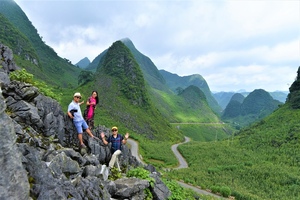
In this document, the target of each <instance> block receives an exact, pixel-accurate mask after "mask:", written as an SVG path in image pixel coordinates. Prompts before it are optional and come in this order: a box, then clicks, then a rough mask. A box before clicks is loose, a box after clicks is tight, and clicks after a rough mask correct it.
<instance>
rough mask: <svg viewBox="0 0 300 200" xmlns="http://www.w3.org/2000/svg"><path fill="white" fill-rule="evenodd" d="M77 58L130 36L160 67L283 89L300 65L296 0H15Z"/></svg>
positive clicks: (232, 85) (216, 81) (59, 47)
mask: <svg viewBox="0 0 300 200" xmlns="http://www.w3.org/2000/svg"><path fill="white" fill-rule="evenodd" d="M15 2H17V4H18V5H19V6H20V7H21V9H22V10H23V11H24V12H25V14H26V15H27V17H28V18H29V20H30V21H31V22H32V24H33V25H34V26H35V27H36V29H37V30H38V33H39V34H40V36H42V38H43V40H44V41H45V43H46V44H48V45H49V46H51V47H52V48H53V49H54V50H55V51H56V52H57V53H58V55H59V56H61V57H63V58H67V59H69V60H71V61H72V63H73V64H76V63H77V62H78V61H79V60H81V59H82V58H84V57H88V58H89V59H90V60H91V61H92V60H93V59H94V58H95V57H96V56H97V55H99V54H100V53H101V52H102V51H104V50H105V49H107V48H108V47H109V46H111V44H112V43H113V42H115V41H117V40H120V39H123V38H129V39H131V41H132V42H133V43H134V45H135V46H136V48H137V49H138V50H139V51H140V52H141V53H143V54H144V55H146V56H148V57H149V58H150V59H151V60H152V61H153V62H154V64H155V65H156V66H157V68H158V69H164V70H166V71H169V72H171V73H174V74H178V75H179V76H187V75H192V74H200V75H202V76H203V78H204V79H205V80H206V81H207V83H208V85H209V87H210V89H211V91H238V90H240V89H244V90H246V91H249V92H251V91H253V90H254V89H265V90H267V91H276V90H281V91H288V88H289V86H290V85H291V84H292V83H293V81H294V80H295V77H296V72H297V69H298V67H299V66H300V1H299V0H215V1H213V0H211V1H208V0H122V1H120V0H119V1H116V0H62V1H60V0H15Z"/></svg>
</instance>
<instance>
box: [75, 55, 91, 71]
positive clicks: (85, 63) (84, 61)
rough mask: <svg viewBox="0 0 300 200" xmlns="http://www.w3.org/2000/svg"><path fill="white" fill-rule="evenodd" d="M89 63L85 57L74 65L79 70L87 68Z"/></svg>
mask: <svg viewBox="0 0 300 200" xmlns="http://www.w3.org/2000/svg"><path fill="white" fill-rule="evenodd" d="M90 63H91V61H90V60H89V59H88V58H87V57H85V58H83V59H81V60H80V61H79V62H78V63H76V64H75V65H76V66H78V67H80V68H81V69H85V68H87V66H89V64H90Z"/></svg>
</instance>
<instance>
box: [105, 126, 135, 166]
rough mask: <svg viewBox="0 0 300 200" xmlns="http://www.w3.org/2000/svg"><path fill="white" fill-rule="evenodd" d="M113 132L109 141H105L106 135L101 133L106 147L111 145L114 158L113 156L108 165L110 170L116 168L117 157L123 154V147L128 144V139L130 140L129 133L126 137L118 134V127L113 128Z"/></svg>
mask: <svg viewBox="0 0 300 200" xmlns="http://www.w3.org/2000/svg"><path fill="white" fill-rule="evenodd" d="M111 131H112V135H110V136H109V137H108V139H107V140H106V139H105V134H104V133H103V132H102V133H101V138H102V141H103V143H104V144H105V145H107V144H108V143H111V154H112V156H111V159H110V161H109V164H108V166H109V168H112V167H114V165H115V162H116V160H117V156H118V155H120V154H121V153H122V152H121V150H122V145H123V144H126V142H127V139H128V138H129V133H126V134H125V137H123V136H122V135H121V134H118V127H116V126H114V127H112V128H111ZM117 164H119V163H118V162H117ZM118 169H119V171H120V166H118Z"/></svg>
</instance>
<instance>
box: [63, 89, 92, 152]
mask: <svg viewBox="0 0 300 200" xmlns="http://www.w3.org/2000/svg"><path fill="white" fill-rule="evenodd" d="M80 99H81V94H80V93H79V92H76V93H75V94H74V96H73V101H72V102H71V103H70V104H69V106H68V116H69V117H70V118H71V119H73V123H74V125H75V127H76V130H77V133H78V140H79V145H80V148H86V146H85V144H84V143H83V139H82V133H83V129H85V130H86V132H87V133H88V135H89V136H90V137H92V138H94V135H93V134H92V132H91V130H90V129H89V127H88V125H87V123H86V121H85V120H84V119H83V117H82V113H81V109H80V105H81V104H83V103H84V101H81V102H79V101H80Z"/></svg>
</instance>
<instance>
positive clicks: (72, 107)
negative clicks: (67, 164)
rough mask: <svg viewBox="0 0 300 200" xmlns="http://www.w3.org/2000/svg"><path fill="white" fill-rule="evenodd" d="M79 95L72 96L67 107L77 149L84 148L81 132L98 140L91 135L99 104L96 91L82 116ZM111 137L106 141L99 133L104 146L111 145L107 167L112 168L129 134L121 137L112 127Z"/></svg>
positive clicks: (88, 101) (102, 134)
mask: <svg viewBox="0 0 300 200" xmlns="http://www.w3.org/2000/svg"><path fill="white" fill-rule="evenodd" d="M81 98H82V96H81V94H80V93H79V92H76V93H75V94H74V95H73V101H72V102H71V103H70V104H69V106H68V116H69V117H70V118H71V119H72V120H73V123H74V126H75V128H76V130H77V135H78V140H79V147H80V148H86V146H85V144H84V142H83V138H82V134H83V130H85V131H86V132H87V134H88V135H89V136H90V137H92V138H95V139H99V138H97V137H95V136H94V135H93V133H92V132H91V129H90V128H91V127H92V128H93V126H94V115H95V109H96V105H97V104H98V103H99V99H98V93H97V91H93V92H92V95H91V96H90V97H89V98H88V100H87V102H86V106H87V107H86V110H85V112H84V113H85V114H84V116H83V115H82V112H81V109H80V105H82V104H84V101H81ZM111 131H112V135H110V136H109V137H108V138H107V139H106V138H105V134H104V133H103V132H102V133H101V140H102V142H103V143H104V144H105V145H108V144H109V143H111V154H112V157H111V159H110V162H109V167H110V168H112V167H114V165H115V162H116V159H117V156H118V155H120V154H121V150H122V145H123V144H126V142H127V139H128V138H129V133H126V134H125V136H124V137H123V136H122V135H121V134H119V133H118V127H116V126H113V127H112V128H111Z"/></svg>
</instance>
